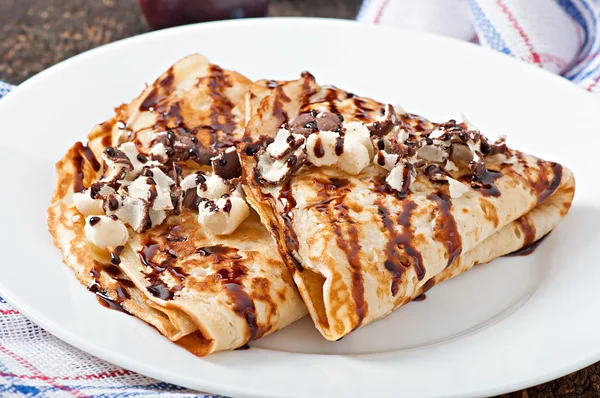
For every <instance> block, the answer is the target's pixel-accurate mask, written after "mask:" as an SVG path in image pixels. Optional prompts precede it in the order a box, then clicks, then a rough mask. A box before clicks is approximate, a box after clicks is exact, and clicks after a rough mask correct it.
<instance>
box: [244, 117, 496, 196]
mask: <svg viewBox="0 0 600 398" xmlns="http://www.w3.org/2000/svg"><path fill="white" fill-rule="evenodd" d="M409 130H410V126H407V125H406V124H403V123H402V122H401V121H400V120H399V118H398V116H397V115H396V112H395V109H394V107H392V106H391V105H386V106H385V108H384V109H383V114H382V115H381V116H379V117H378V118H377V119H376V120H375V121H374V122H372V123H362V122H358V121H352V122H348V123H345V122H344V118H343V117H342V116H341V115H336V114H333V113H330V112H322V113H317V112H316V111H310V112H309V113H304V114H301V115H299V116H298V117H296V118H295V119H294V120H292V121H290V122H289V123H286V124H284V125H282V126H281V128H280V129H279V131H278V132H277V135H276V136H275V138H274V140H273V141H272V142H271V143H269V144H268V145H267V146H266V147H264V148H261V149H258V150H253V151H252V152H253V153H252V155H253V156H254V157H255V158H256V160H257V162H256V168H255V173H256V176H257V177H258V179H259V180H260V181H263V182H264V183H266V184H272V185H278V184H281V183H283V182H284V181H285V180H287V179H288V178H290V176H292V175H293V174H294V173H296V172H298V171H299V170H300V169H301V168H302V167H304V166H315V167H336V168H338V169H340V170H343V171H344V172H346V173H348V174H351V175H358V174H360V173H361V172H362V171H363V170H364V169H365V168H367V167H369V166H370V165H377V166H379V167H381V168H383V169H385V170H387V171H388V172H389V173H388V175H387V177H386V179H385V183H386V185H387V187H388V188H389V189H390V190H392V191H395V192H397V193H398V194H400V195H406V194H407V193H408V191H409V189H410V186H411V184H412V182H414V180H415V179H416V177H417V175H419V174H421V175H425V176H427V177H429V178H430V179H432V180H433V181H437V182H445V183H447V184H448V190H449V192H450V196H451V197H452V198H458V197H460V196H462V195H464V194H466V193H467V192H468V191H469V189H470V187H469V185H467V184H464V183H462V182H460V181H458V180H456V179H454V178H452V176H451V175H450V173H449V172H451V171H459V167H458V166H457V164H456V162H461V163H464V164H467V165H468V167H469V168H470V169H471V171H472V173H473V179H474V180H477V179H478V178H479V177H480V176H481V175H483V173H484V172H485V171H486V168H485V157H486V156H492V155H495V154H499V153H503V152H505V151H506V144H505V141H504V140H505V138H504V137H501V138H500V139H499V140H497V141H495V142H493V143H492V142H490V141H489V140H488V139H487V138H486V137H485V136H483V135H482V134H481V133H480V132H479V130H477V128H476V127H475V126H473V125H472V124H471V123H470V122H468V121H467V120H466V119H465V122H463V123H457V122H456V121H454V120H451V121H449V122H447V123H441V124H434V128H432V129H430V130H429V131H413V130H410V131H409Z"/></svg>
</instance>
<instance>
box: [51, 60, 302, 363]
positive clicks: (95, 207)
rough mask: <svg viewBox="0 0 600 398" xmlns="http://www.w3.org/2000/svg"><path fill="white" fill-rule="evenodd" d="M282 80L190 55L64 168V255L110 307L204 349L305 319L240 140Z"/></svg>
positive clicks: (58, 227)
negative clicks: (252, 203) (250, 192)
mask: <svg viewBox="0 0 600 398" xmlns="http://www.w3.org/2000/svg"><path fill="white" fill-rule="evenodd" d="M276 85H277V83H276V82H271V81H259V82H256V83H252V82H251V81H249V80H248V79H246V78H245V77H243V76H241V75H239V74H237V73H235V72H230V71H226V70H223V69H221V68H219V67H218V66H216V65H213V64H210V63H209V62H208V61H207V60H206V58H204V57H202V56H199V55H194V56H189V57H187V58H184V59H183V60H181V61H179V62H178V63H176V64H175V65H173V66H172V67H171V68H170V69H169V70H168V71H166V72H165V73H164V74H163V75H161V76H160V77H159V78H158V79H157V80H156V81H155V82H154V83H153V84H152V85H151V86H148V87H147V88H146V89H145V90H144V91H143V92H142V94H141V95H140V96H139V97H137V98H136V99H135V100H134V101H133V102H131V103H130V104H129V105H122V106H120V107H119V108H117V109H116V115H115V117H113V118H112V119H110V120H109V121H107V122H105V123H102V124H100V125H98V126H96V127H95V128H94V129H93V131H92V132H91V133H90V134H89V136H88V143H87V144H86V145H83V144H82V143H80V142H78V143H76V144H75V145H73V146H72V147H71V148H70V149H69V150H68V152H67V153H66V154H65V156H64V157H63V158H62V159H61V160H60V161H59V162H58V163H57V165H56V172H57V182H56V189H55V192H54V196H53V198H52V202H51V205H50V208H49V209H48V226H49V230H50V232H51V234H52V236H53V238H54V244H55V245H56V247H58V248H59V249H60V250H61V251H62V252H63V255H64V262H65V263H66V264H67V265H68V266H69V267H71V268H73V270H74V271H75V275H76V276H77V278H78V279H79V280H80V281H81V283H83V284H84V285H85V286H87V287H88V289H89V290H91V291H93V292H95V293H96V294H97V295H98V299H99V301H100V302H101V303H103V304H104V305H105V306H108V307H111V308H113V309H118V310H122V311H125V312H128V313H130V314H132V315H135V316H136V317H138V318H140V319H142V320H144V321H146V322H147V323H149V324H151V325H153V326H154V327H156V328H157V329H158V330H159V331H160V332H161V333H162V334H163V335H165V336H166V337H168V338H169V339H170V340H172V341H175V342H177V343H178V344H180V345H181V346H183V347H185V348H186V349H188V350H189V351H191V352H193V353H194V354H197V355H206V354H209V353H211V352H215V351H220V350H228V349H234V348H238V347H243V346H244V345H245V344H247V343H248V342H249V341H252V340H255V339H257V338H260V337H262V336H264V335H267V334H269V333H272V332H274V331H276V330H278V329H281V328H283V327H285V326H287V325H289V324H290V323H292V322H294V321H295V320H297V319H299V318H300V317H302V316H304V315H305V314H306V308H305V306H304V304H303V303H302V301H301V299H300V297H299V295H298V293H297V290H296V288H295V286H294V283H293V281H292V279H291V276H290V274H289V272H288V271H287V270H286V268H285V265H284V263H283V262H282V260H281V257H280V256H279V254H278V253H277V251H276V249H275V246H274V245H273V242H272V239H271V237H270V235H269V233H268V232H267V231H266V229H265V228H264V227H263V226H262V225H261V223H260V220H259V218H258V216H257V214H256V213H254V211H251V210H250V209H249V207H248V206H247V204H246V202H245V199H244V195H243V192H242V191H241V188H240V181H239V180H240V179H239V174H240V172H241V169H240V164H239V158H238V156H237V153H236V152H235V150H234V148H233V147H231V145H235V144H236V143H238V142H239V141H240V140H241V139H242V138H243V134H244V125H245V123H246V117H247V113H250V112H252V109H254V107H257V106H258V104H259V103H260V101H261V100H262V98H263V97H264V96H266V95H267V94H268V93H269V92H270V91H271V90H272V89H273V88H274V87H275V86H276ZM250 89H251V91H249V90H250Z"/></svg>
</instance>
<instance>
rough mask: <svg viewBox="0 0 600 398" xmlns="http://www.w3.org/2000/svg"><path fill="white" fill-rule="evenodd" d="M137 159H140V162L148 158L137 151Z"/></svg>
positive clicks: (144, 161)
mask: <svg viewBox="0 0 600 398" xmlns="http://www.w3.org/2000/svg"><path fill="white" fill-rule="evenodd" d="M137 160H138V161H140V162H141V163H146V162H147V161H148V158H147V157H145V156H144V155H142V154H141V153H138V155H137Z"/></svg>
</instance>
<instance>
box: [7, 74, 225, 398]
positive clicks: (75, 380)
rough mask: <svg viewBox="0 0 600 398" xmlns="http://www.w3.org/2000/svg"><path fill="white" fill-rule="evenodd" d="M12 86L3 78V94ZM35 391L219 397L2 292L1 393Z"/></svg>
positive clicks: (47, 394) (35, 393)
mask: <svg viewBox="0 0 600 398" xmlns="http://www.w3.org/2000/svg"><path fill="white" fill-rule="evenodd" d="M11 88H12V86H10V85H8V84H5V83H2V82H0V98H2V97H3V96H5V95H6V94H8V93H9V92H10V90H11ZM34 396H40V397H72V396H75V397H164V396H169V397H177V398H183V397H186V398H187V397H205V398H209V397H215V396H207V395H205V394H202V393H198V392H194V391H191V390H188V389H187V388H183V387H179V386H176V385H173V384H169V383H164V382H160V381H158V380H154V379H151V378H148V377H145V376H142V375H139V374H137V373H134V372H132V371H129V370H126V369H122V368H119V367H118V366H115V365H112V364H110V363H108V362H105V361H103V360H100V359H98V358H95V357H93V356H91V355H89V354H86V353H85V352H83V351H80V350H78V349H76V348H74V347H71V346H70V345H68V344H67V343H65V342H63V341H61V340H59V339H58V338H56V337H54V336H53V335H51V334H50V333H48V332H46V331H45V330H44V329H42V328H40V327H39V326H37V325H35V324H33V323H32V322H30V321H29V320H28V319H27V318H25V317H24V316H23V315H21V314H20V313H19V311H17V310H15V309H14V308H12V307H11V306H10V305H8V304H7V303H6V301H4V300H3V299H2V298H1V297H0V397H34ZM215 398H216V397H215Z"/></svg>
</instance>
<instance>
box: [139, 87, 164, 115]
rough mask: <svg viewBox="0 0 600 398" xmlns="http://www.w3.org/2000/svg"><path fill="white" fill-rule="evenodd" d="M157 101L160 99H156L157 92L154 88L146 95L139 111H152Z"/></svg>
mask: <svg viewBox="0 0 600 398" xmlns="http://www.w3.org/2000/svg"><path fill="white" fill-rule="evenodd" d="M159 101H160V99H159V98H158V90H157V89H156V87H154V88H152V90H151V91H150V93H148V95H147V96H146V99H144V101H143V102H142V103H141V104H140V111H142V112H144V111H149V110H154V108H156V105H157V104H158V102H159Z"/></svg>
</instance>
